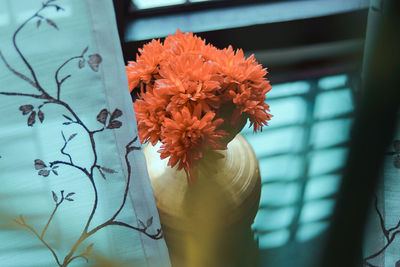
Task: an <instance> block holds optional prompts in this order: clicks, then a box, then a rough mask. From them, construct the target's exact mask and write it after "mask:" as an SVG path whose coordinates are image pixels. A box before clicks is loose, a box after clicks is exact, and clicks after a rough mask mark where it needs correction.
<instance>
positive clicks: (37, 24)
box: [36, 19, 42, 28]
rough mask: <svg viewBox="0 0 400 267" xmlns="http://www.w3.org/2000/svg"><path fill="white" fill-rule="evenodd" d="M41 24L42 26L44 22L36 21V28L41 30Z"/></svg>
mask: <svg viewBox="0 0 400 267" xmlns="http://www.w3.org/2000/svg"><path fill="white" fill-rule="evenodd" d="M40 24H42V20H41V19H39V20H38V21H36V27H37V28H39V26H40Z"/></svg>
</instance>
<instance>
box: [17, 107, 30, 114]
mask: <svg viewBox="0 0 400 267" xmlns="http://www.w3.org/2000/svg"><path fill="white" fill-rule="evenodd" d="M19 110H21V111H22V115H27V114H28V113H29V112H31V111H32V110H33V106H32V105H23V106H20V107H19Z"/></svg>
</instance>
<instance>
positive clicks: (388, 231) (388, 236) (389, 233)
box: [363, 196, 400, 267]
mask: <svg viewBox="0 0 400 267" xmlns="http://www.w3.org/2000/svg"><path fill="white" fill-rule="evenodd" d="M374 208H375V211H376V213H377V215H378V217H379V223H380V227H381V230H382V233H383V235H384V237H385V240H386V244H385V245H384V246H383V247H382V248H381V249H379V250H378V251H377V252H375V253H374V254H371V255H370V256H368V257H366V258H364V260H363V262H364V266H368V267H378V266H376V265H374V264H371V263H370V262H369V260H371V259H374V258H376V257H378V256H379V255H381V254H382V253H383V252H384V251H385V250H386V249H387V248H388V247H389V246H390V245H391V244H392V243H393V241H394V239H395V238H396V236H397V235H398V234H399V233H400V220H399V221H398V223H397V224H396V226H394V227H391V228H386V223H385V220H384V219H383V216H382V213H381V211H380V210H379V208H378V198H377V197H376V196H375V202H374Z"/></svg>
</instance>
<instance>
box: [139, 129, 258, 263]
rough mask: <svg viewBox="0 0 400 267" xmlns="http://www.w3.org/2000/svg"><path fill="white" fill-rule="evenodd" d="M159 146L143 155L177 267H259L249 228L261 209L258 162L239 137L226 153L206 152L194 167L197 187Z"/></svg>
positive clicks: (241, 137)
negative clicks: (160, 152)
mask: <svg viewBox="0 0 400 267" xmlns="http://www.w3.org/2000/svg"><path fill="white" fill-rule="evenodd" d="M158 149H159V146H155V147H154V146H152V145H147V146H146V147H145V148H144V154H145V156H146V160H147V166H148V172H149V175H150V180H151V184H152V186H153V189H154V195H155V199H156V204H157V207H158V211H159V214H160V219H161V223H162V225H163V231H164V237H165V240H166V242H167V246H168V250H169V253H170V257H171V262H172V266H174V267H206V266H207V267H225V266H227V267H228V266H229V267H235V266H238V267H239V266H240V267H246V266H256V261H257V258H258V257H257V244H256V243H255V242H254V239H253V234H252V232H251V228H250V226H251V224H252V223H253V220H254V217H255V215H256V213H257V210H258V205H259V201H260V194H261V178H260V172H259V166H258V160H257V158H256V156H255V154H254V151H253V150H252V148H251V146H250V145H249V143H248V142H247V141H246V139H245V138H244V137H243V136H242V135H240V134H238V135H236V137H235V138H233V140H232V141H231V142H229V144H228V149H227V150H219V151H213V152H211V153H208V154H206V155H205V156H204V158H203V159H202V160H201V162H200V163H199V164H198V165H196V170H195V171H196V172H197V178H196V182H195V183H192V184H188V182H187V180H186V174H185V172H184V171H183V170H181V171H178V170H177V169H176V167H175V168H171V167H169V166H167V162H168V159H165V160H161V159H160V155H159V153H158V152H157V150H158Z"/></svg>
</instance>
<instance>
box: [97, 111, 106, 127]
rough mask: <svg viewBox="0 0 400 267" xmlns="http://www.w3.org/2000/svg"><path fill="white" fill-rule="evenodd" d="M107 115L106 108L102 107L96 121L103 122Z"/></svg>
mask: <svg viewBox="0 0 400 267" xmlns="http://www.w3.org/2000/svg"><path fill="white" fill-rule="evenodd" d="M107 117H108V110H107V109H105V108H104V109H102V110H101V111H100V112H99V114H98V115H97V121H98V122H100V123H102V124H105V123H106V120H107Z"/></svg>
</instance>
